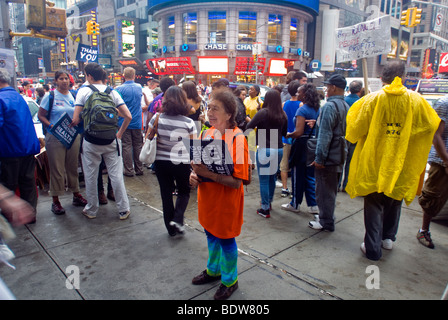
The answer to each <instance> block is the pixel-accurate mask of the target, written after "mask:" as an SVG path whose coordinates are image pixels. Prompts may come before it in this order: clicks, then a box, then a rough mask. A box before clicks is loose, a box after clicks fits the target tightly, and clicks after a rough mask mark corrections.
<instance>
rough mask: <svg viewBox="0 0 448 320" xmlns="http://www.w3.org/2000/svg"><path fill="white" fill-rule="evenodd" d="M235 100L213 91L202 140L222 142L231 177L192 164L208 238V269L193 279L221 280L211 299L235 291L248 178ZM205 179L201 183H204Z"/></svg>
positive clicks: (227, 93)
mask: <svg viewBox="0 0 448 320" xmlns="http://www.w3.org/2000/svg"><path fill="white" fill-rule="evenodd" d="M235 114H236V101H235V97H234V96H233V94H232V92H231V91H229V90H222V91H215V92H214V93H213V94H212V99H211V100H210V102H209V109H208V117H209V121H210V124H211V125H212V127H211V128H210V129H208V130H206V131H204V132H203V134H202V137H201V138H202V139H208V138H213V139H215V140H217V139H222V140H224V141H225V142H226V145H227V148H228V149H229V153H230V154H231V155H232V157H231V158H232V163H231V165H233V173H232V175H223V174H218V173H215V172H212V171H209V170H208V169H207V167H206V166H205V165H204V164H195V163H192V164H191V166H192V168H193V172H192V173H191V174H190V184H191V185H192V187H196V186H198V215H199V222H200V223H201V225H202V226H203V227H204V229H205V234H206V236H207V243H208V251H209V257H208V262H207V269H206V270H204V271H203V272H202V273H201V274H199V275H198V276H196V277H194V278H193V280H192V282H193V284H195V285H199V284H205V283H209V282H213V281H216V280H219V279H221V285H220V286H219V288H218V290H217V292H216V294H215V296H214V298H215V299H216V300H223V299H227V298H229V297H230V296H231V295H232V293H233V292H234V291H235V290H236V289H237V288H238V270H237V258H238V248H237V245H236V241H235V237H237V236H238V235H239V234H240V232H241V227H242V225H243V208H244V189H243V183H242V181H243V180H247V179H248V178H249V172H248V171H249V170H248V167H249V155H248V147H247V142H246V139H245V137H244V135H243V134H242V132H241V130H240V129H238V128H237V127H236V122H235ZM203 180H204V181H203Z"/></svg>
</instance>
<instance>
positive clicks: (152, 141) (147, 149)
mask: <svg viewBox="0 0 448 320" xmlns="http://www.w3.org/2000/svg"><path fill="white" fill-rule="evenodd" d="M159 117H160V113H158V114H157V116H156V120H155V121H154V126H153V128H152V129H151V131H147V132H146V135H145V143H144V144H143V147H142V150H141V151H140V156H139V158H138V159H139V160H140V161H141V162H142V163H145V164H153V163H154V161H155V159H156V153H157V127H158V124H159Z"/></svg>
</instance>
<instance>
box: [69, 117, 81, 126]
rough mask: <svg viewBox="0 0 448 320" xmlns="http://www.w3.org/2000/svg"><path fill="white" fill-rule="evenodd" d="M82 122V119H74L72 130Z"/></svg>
mask: <svg viewBox="0 0 448 320" xmlns="http://www.w3.org/2000/svg"><path fill="white" fill-rule="evenodd" d="M80 122H81V119H80V118H79V117H78V118H76V119H75V118H74V119H73V120H72V123H70V127H71V128H73V127H76V126H77V125H78V124H79V123H80Z"/></svg>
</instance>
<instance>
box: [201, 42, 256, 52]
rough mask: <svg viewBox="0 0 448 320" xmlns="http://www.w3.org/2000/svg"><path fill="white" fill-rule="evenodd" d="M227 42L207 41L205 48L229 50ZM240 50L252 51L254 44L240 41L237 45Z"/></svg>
mask: <svg viewBox="0 0 448 320" xmlns="http://www.w3.org/2000/svg"><path fill="white" fill-rule="evenodd" d="M227 48H228V46H227V43H207V44H205V45H204V50H227ZM236 50H238V51H252V44H250V43H238V44H237V45H236Z"/></svg>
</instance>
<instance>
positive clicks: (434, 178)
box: [418, 163, 448, 217]
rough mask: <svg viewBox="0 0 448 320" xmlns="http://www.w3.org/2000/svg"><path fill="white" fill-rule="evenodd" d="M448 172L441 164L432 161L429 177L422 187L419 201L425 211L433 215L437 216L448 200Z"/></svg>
mask: <svg viewBox="0 0 448 320" xmlns="http://www.w3.org/2000/svg"><path fill="white" fill-rule="evenodd" d="M447 186H448V174H447V173H446V171H445V168H444V167H443V166H441V165H439V164H435V163H431V168H430V169H429V172H428V179H427V180H426V181H425V184H424V186H423V189H422V194H421V196H419V197H418V203H419V204H420V206H421V207H422V209H423V211H424V212H425V213H426V214H428V215H429V216H431V217H435V216H436V215H437V214H438V213H439V212H440V210H442V208H443V206H444V205H445V203H446V201H447V200H448V188H447Z"/></svg>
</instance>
